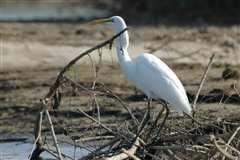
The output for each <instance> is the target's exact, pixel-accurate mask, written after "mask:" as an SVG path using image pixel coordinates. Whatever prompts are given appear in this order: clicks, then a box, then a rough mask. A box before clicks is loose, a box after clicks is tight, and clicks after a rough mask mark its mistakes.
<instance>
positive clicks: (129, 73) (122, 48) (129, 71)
mask: <svg viewBox="0 0 240 160" xmlns="http://www.w3.org/2000/svg"><path fill="white" fill-rule="evenodd" d="M125 28H126V26H123V27H122V28H117V29H116V33H119V32H121V31H122V30H123V29H125ZM128 44H129V37H128V32H127V31H125V32H124V33H123V34H121V35H120V36H119V37H118V38H117V39H116V50H117V55H118V60H119V63H120V66H121V70H122V72H123V74H124V75H125V77H126V78H127V80H128V81H130V82H132V83H133V84H135V83H136V75H135V74H136V73H135V68H134V62H133V61H132V60H131V58H130V56H129V54H128V51H127V48H128ZM135 85H137V84H135Z"/></svg>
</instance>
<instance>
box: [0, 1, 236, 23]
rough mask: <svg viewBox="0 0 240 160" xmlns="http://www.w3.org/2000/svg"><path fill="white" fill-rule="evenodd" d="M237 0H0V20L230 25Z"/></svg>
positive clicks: (234, 13)
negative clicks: (114, 18) (121, 20)
mask: <svg viewBox="0 0 240 160" xmlns="http://www.w3.org/2000/svg"><path fill="white" fill-rule="evenodd" d="M239 8H240V1H239V0H121V1H120V0H92V1H87V0H78V1H77V0H72V1H71V0H69V1H51V0H50V1H46V0H31V1H13V0H7V1H6V0H3V1H1V17H0V20H1V21H47V22H52V21H54V22H58V21H69V22H81V21H86V20H90V19H93V18H100V17H109V16H112V15H121V16H122V17H123V18H124V19H125V20H126V22H127V23H128V24H138V25H139V24H156V23H159V22H161V23H163V24H167V25H171V24H172V25H176V24H178V25H185V24H188V25H198V24H200V25H202V24H205V23H207V24H214V25H233V24H239V20H240V12H239Z"/></svg>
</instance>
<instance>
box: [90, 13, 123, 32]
mask: <svg viewBox="0 0 240 160" xmlns="http://www.w3.org/2000/svg"><path fill="white" fill-rule="evenodd" d="M88 23H89V24H99V23H106V24H108V25H110V26H113V27H114V28H115V29H116V30H118V31H121V30H123V29H125V28H126V27H127V26H126V24H125V22H124V20H123V19H122V17H120V16H112V17H110V18H104V19H96V20H92V21H90V22H88Z"/></svg>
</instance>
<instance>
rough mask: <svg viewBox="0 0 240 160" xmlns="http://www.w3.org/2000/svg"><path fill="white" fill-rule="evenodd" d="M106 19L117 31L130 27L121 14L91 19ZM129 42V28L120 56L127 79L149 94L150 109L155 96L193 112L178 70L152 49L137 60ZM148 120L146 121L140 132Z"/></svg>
mask: <svg viewBox="0 0 240 160" xmlns="http://www.w3.org/2000/svg"><path fill="white" fill-rule="evenodd" d="M104 22H105V23H107V24H109V25H111V26H113V27H114V28H115V29H116V33H119V32H121V31H122V30H124V29H125V28H126V27H127V26H126V24H125V22H124V20H123V19H122V18H121V17H119V16H113V17H110V18H107V19H100V20H94V21H91V22H90V23H91V24H96V23H104ZM128 45H129V37H128V32H127V31H125V32H124V33H123V34H122V35H120V36H119V37H118V38H117V39H116V50H117V55H118V60H119V63H120V66H121V70H122V72H123V74H124V75H125V77H126V78H127V80H128V81H130V82H131V83H133V84H134V85H135V86H136V87H137V88H139V89H140V90H141V91H142V92H144V93H145V94H146V95H147V97H148V112H149V110H150V100H151V98H153V99H163V100H165V101H166V102H168V103H169V104H170V106H171V108H172V109H174V110H176V111H177V112H178V113H179V115H182V111H183V112H185V113H186V114H190V112H191V107H190V104H189V101H188V98H187V95H186V92H185V89H184V87H183V85H182V83H181V82H180V80H179V79H178V77H177V76H176V74H175V73H174V72H173V71H172V70H171V69H170V68H169V67H168V66H167V65H166V64H165V63H164V62H163V61H162V60H160V59H159V58H157V57H156V56H154V55H151V54H149V53H142V54H141V55H139V56H138V57H137V59H136V60H135V62H133V61H132V60H131V58H130V56H129V54H128V51H127V48H128ZM148 114H149V113H148ZM164 121H165V120H164ZM145 124H146V123H145ZM145 124H143V126H142V128H141V129H140V132H141V130H142V129H143V127H144V125H145ZM139 134H140V133H138V134H137V136H138V135H139ZM158 134H159V133H158ZM158 134H157V135H158Z"/></svg>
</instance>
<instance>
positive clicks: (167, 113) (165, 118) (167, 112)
mask: <svg viewBox="0 0 240 160" xmlns="http://www.w3.org/2000/svg"><path fill="white" fill-rule="evenodd" d="M164 106H165V108H166V115H165V117H164V119H163V122H162V124H161V126H160V128H159V130H158V132H157V135H156V136H155V138H154V139H153V141H152V143H150V144H148V145H147V146H151V145H154V144H155V143H156V142H157V138H158V136H159V134H160V132H161V130H162V128H163V125H164V124H165V122H166V120H167V117H168V115H169V113H170V110H169V108H168V105H167V102H166V101H164Z"/></svg>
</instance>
